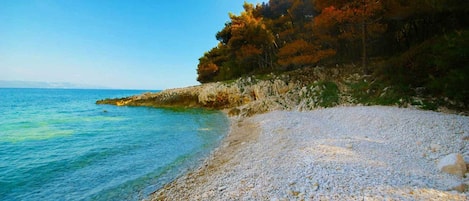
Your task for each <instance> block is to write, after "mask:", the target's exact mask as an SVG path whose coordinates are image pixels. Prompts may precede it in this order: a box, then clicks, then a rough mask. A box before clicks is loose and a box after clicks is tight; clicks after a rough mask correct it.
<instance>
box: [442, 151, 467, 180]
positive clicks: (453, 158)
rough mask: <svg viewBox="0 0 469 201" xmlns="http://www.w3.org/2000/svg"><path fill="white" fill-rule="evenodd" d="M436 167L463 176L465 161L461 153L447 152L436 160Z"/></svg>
mask: <svg viewBox="0 0 469 201" xmlns="http://www.w3.org/2000/svg"><path fill="white" fill-rule="evenodd" d="M438 169H439V170H440V171H442V172H446V173H449V174H453V175H457V176H460V177H464V174H465V173H466V171H467V167H466V163H465V162H464V158H463V157H462V155H461V154H458V153H452V154H449V155H447V156H445V157H443V158H442V159H440V162H438Z"/></svg>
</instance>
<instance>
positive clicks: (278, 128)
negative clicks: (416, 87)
mask: <svg viewBox="0 0 469 201" xmlns="http://www.w3.org/2000/svg"><path fill="white" fill-rule="evenodd" d="M230 120H231V129H230V132H229V134H228V135H227V136H226V137H225V139H224V140H223V142H222V143H221V144H220V147H218V148H217V149H216V150H215V151H214V152H213V154H212V155H211V156H210V157H209V158H208V159H207V160H206V161H205V162H204V164H203V165H201V166H200V167H199V168H198V169H196V170H193V171H190V172H189V173H187V174H185V175H183V176H181V177H179V178H178V179H176V180H175V181H173V182H171V183H169V184H166V185H165V186H164V187H163V188H161V189H159V190H158V191H156V192H155V193H153V194H152V195H151V196H150V198H148V199H149V200H249V199H254V200H292V199H293V200H302V199H306V200H324V199H325V200H344V199H346V200H363V199H365V200H367V199H370V200H383V199H397V200H441V199H450V200H467V199H468V198H469V193H468V192H467V191H466V192H464V193H461V192H457V191H455V190H452V189H455V187H456V186H458V185H461V184H464V182H465V183H467V182H468V180H467V178H457V177H455V176H453V175H449V174H447V173H443V172H440V171H439V170H438V169H437V167H436V162H437V161H438V159H439V157H441V156H444V155H447V154H450V153H453V152H462V154H463V155H464V157H465V158H466V161H468V159H467V157H469V148H468V147H469V141H467V140H465V139H463V136H465V135H468V134H469V125H467V122H468V121H469V119H468V117H465V116H460V115H453V114H443V113H437V112H430V111H421V110H415V109H403V108H396V107H383V106H371V107H361V106H358V107H357V106H355V107H336V108H330V109H320V110H315V111H309V112H291V111H274V112H270V113H266V114H260V115H255V116H252V117H230ZM442 136H444V137H442ZM430 147H437V148H436V149H437V150H435V149H433V148H430Z"/></svg>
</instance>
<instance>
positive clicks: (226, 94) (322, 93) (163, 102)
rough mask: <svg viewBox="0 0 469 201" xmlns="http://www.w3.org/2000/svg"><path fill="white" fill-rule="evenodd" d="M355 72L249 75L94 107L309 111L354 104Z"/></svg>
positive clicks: (312, 70)
mask: <svg viewBox="0 0 469 201" xmlns="http://www.w3.org/2000/svg"><path fill="white" fill-rule="evenodd" d="M343 71H347V72H346V73H344V72H343ZM357 72H359V70H358V69H355V70H354V68H353V67H340V68H320V67H316V68H305V69H301V70H297V71H292V72H289V73H286V74H282V75H274V74H269V75H263V76H250V77H244V78H239V79H237V80H235V81H232V82H217V83H208V84H202V85H198V86H192V87H186V88H178V89H168V90H164V91H162V92H158V93H145V94H141V95H136V96H131V97H126V98H119V99H105V100H99V101H97V104H113V105H117V106H150V107H202V108H212V109H224V110H227V111H228V113H229V114H230V115H241V116H251V115H253V114H257V113H264V112H267V111H272V110H311V109H314V108H318V107H329V106H335V105H339V104H342V105H343V104H349V103H353V102H354V101H353V100H352V99H351V98H350V97H351V96H350V95H349V94H348V91H349V89H348V85H347V83H350V82H354V81H356V80H358V79H360V77H361V76H360V75H359V74H357ZM341 75H347V77H341Z"/></svg>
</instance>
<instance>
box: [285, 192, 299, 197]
mask: <svg viewBox="0 0 469 201" xmlns="http://www.w3.org/2000/svg"><path fill="white" fill-rule="evenodd" d="M288 193H289V194H290V195H292V196H293V197H298V195H299V194H300V191H290V192H288Z"/></svg>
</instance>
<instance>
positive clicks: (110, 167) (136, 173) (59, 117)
mask: <svg viewBox="0 0 469 201" xmlns="http://www.w3.org/2000/svg"><path fill="white" fill-rule="evenodd" d="M143 92H147V91H139V90H95V89H8V88H1V89H0V200H3V201H9V200H12V201H13V200H14V201H18V200H142V199H145V198H147V197H148V196H149V195H150V194H151V193H152V192H154V191H155V190H157V189H158V188H160V187H162V186H163V185H164V184H165V183H168V182H170V181H172V180H174V179H175V178H176V177H178V176H179V175H181V174H183V173H184V172H187V171H188V170H190V169H192V168H195V167H197V166H198V165H200V164H201V162H202V161H203V159H204V158H205V157H207V156H208V155H209V154H210V152H211V151H213V149H214V148H215V147H217V146H218V145H219V143H220V141H221V139H222V138H223V137H224V136H225V135H226V134H227V132H228V129H229V121H228V119H227V118H226V116H225V115H224V114H222V113H221V112H219V111H213V110H203V109H183V108H174V109H161V108H160V109H159V108H149V107H117V106H111V105H97V104H95V102H96V100H99V99H104V98H117V97H124V96H130V95H135V94H140V93H143Z"/></svg>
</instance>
